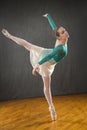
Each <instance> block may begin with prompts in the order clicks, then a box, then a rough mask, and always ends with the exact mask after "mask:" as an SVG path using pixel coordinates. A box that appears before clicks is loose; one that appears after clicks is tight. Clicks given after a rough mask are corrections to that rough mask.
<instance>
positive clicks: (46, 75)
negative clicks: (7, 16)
mask: <svg viewBox="0 0 87 130" xmlns="http://www.w3.org/2000/svg"><path fill="white" fill-rule="evenodd" d="M44 17H46V18H47V19H48V22H49V24H50V26H51V27H52V30H53V31H54V32H55V33H56V42H55V46H54V48H52V49H47V48H43V47H40V46H36V45H33V44H32V43H30V42H27V41H26V40H24V39H22V38H19V37H15V36H13V35H11V34H10V33H9V32H8V31H7V30H6V29H2V33H3V35H5V36H6V37H7V38H9V39H11V40H13V41H14V42H16V43H17V44H19V45H21V46H23V47H25V48H26V49H27V50H28V51H30V62H31V65H32V67H33V70H32V74H33V75H36V72H37V73H39V74H40V75H41V77H42V80H43V84H44V95H45V98H46V100H47V102H48V106H49V111H50V115H51V119H52V120H56V119H57V114H56V111H55V107H54V105H53V102H52V94H51V75H52V73H53V71H54V68H55V65H56V64H57V63H58V62H60V61H61V60H62V59H64V57H65V56H66V55H67V41H68V38H69V34H68V32H67V31H66V29H65V28H64V27H59V28H57V26H56V25H55V23H54V21H53V19H52V17H51V16H50V14H45V15H44Z"/></svg>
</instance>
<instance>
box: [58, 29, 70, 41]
mask: <svg viewBox="0 0 87 130" xmlns="http://www.w3.org/2000/svg"><path fill="white" fill-rule="evenodd" d="M57 34H58V38H59V39H66V38H67V39H68V38H69V34H68V32H67V31H66V29H65V28H63V27H60V28H58V30H57V31H56V35H57Z"/></svg>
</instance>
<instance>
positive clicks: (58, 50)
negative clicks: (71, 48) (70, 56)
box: [38, 45, 67, 65]
mask: <svg viewBox="0 0 87 130" xmlns="http://www.w3.org/2000/svg"><path fill="white" fill-rule="evenodd" d="M66 55H67V45H58V46H56V47H54V48H53V49H52V51H51V52H50V53H48V54H47V55H46V56H45V57H43V58H42V59H41V60H40V61H39V62H38V64H39V65H41V64H43V63H44V62H47V61H49V62H50V60H51V59H53V60H54V61H55V62H56V63H57V62H59V61H60V60H62V59H63V58H64V57H65V56H66Z"/></svg>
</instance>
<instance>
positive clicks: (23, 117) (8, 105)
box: [0, 94, 87, 130]
mask: <svg viewBox="0 0 87 130" xmlns="http://www.w3.org/2000/svg"><path fill="white" fill-rule="evenodd" d="M53 102H54V105H55V108H56V111H57V120H56V121H51V118H50V114H49V110H48V105H47V102H46V100H45V98H29V99H21V100H12V101H3V102H0V130H87V94H79V95H67V96H55V97H53Z"/></svg>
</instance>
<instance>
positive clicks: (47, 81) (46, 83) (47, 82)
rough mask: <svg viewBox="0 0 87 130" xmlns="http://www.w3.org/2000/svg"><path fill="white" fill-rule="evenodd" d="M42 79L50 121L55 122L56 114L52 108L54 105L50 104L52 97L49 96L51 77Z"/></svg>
mask: <svg viewBox="0 0 87 130" xmlns="http://www.w3.org/2000/svg"><path fill="white" fill-rule="evenodd" d="M42 78H43V83H44V95H45V98H46V100H47V102H48V105H49V111H50V114H51V118H52V120H56V117H57V116H56V112H55V108H54V105H53V102H52V95H51V86H50V84H51V76H48V77H42Z"/></svg>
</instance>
